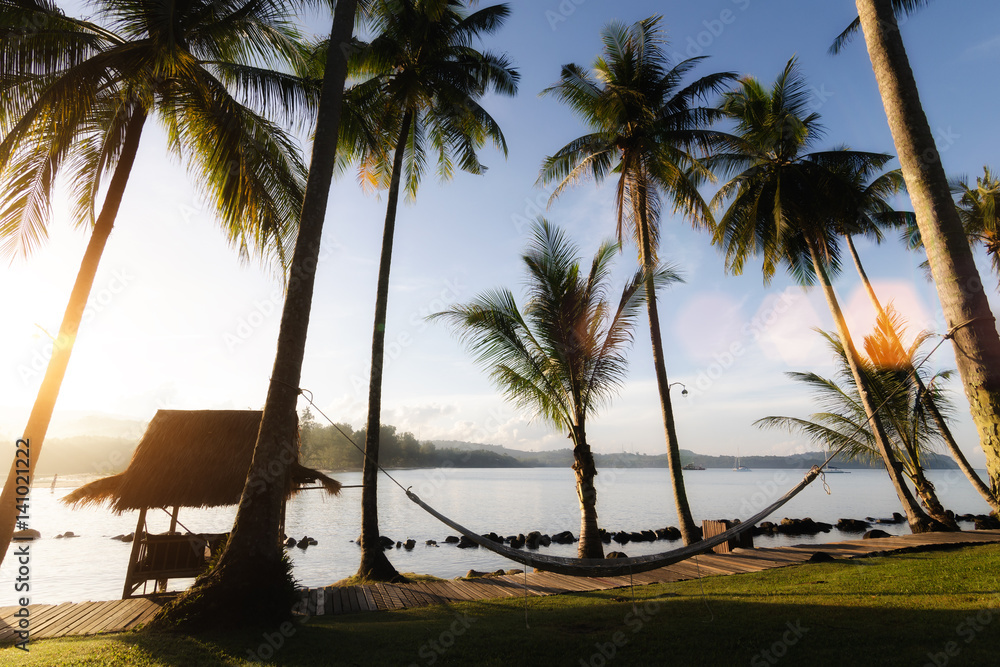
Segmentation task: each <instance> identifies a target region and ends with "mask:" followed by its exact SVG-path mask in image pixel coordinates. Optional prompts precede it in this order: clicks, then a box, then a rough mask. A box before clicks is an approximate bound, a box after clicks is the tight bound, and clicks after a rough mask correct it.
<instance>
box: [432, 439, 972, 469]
mask: <svg viewBox="0 0 1000 667" xmlns="http://www.w3.org/2000/svg"><path fill="white" fill-rule="evenodd" d="M434 445H435V446H437V447H439V448H447V449H452V450H461V451H473V450H477V449H479V450H486V451H490V452H495V453H497V454H502V455H504V456H509V457H511V458H513V459H515V460H517V461H518V462H520V463H521V464H522V465H524V466H526V467H538V468H549V467H562V466H570V465H572V464H573V450H572V449H569V448H567V449H555V450H550V451H545V452H525V451H521V450H518V449H510V448H508V447H504V446H502V445H489V444H479V443H473V442H462V441H459V440H435V441H434ZM827 456H828V454H825V453H823V452H807V453H805V454H792V455H789V456H741V457H740V464H741V465H744V466H746V467H748V468H751V469H753V468H785V469H808V468H810V467H812V466H814V465H820V464H821V463H823V461H825V460H826V457H827ZM594 460H595V462H596V463H597V467H598V468H666V467H667V455H666V454H665V453H664V454H656V455H649V454H631V453H620V454H597V453H595V454H594ZM681 463H682V464H683V465H688V464H693V465H696V466H702V467H703V468H732V467H733V465H734V464H735V457H732V456H709V455H706V454H697V453H695V452H692V451H690V450H687V449H682V450H681ZM924 463H925V467H926V468H929V469H957V468H958V465H957V464H956V463H955V462H954V461H953V460H952V459H951V458H950V457H947V456H941V455H939V454H927V455H926V458H925V460H924ZM831 465H833V466H836V467H838V468H844V469H851V470H865V469H878V468H880V467H882V466H881V464H880V463H879V464H870V463H864V462H861V461H848V460H846V459H844V458H842V457H840V456H838V457H836V458H835V459H834V460H833V462H832V463H831Z"/></svg>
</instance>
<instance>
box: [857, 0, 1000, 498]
mask: <svg viewBox="0 0 1000 667" xmlns="http://www.w3.org/2000/svg"><path fill="white" fill-rule="evenodd" d="M856 4H857V8H858V16H859V17H860V19H861V27H862V29H863V30H864V33H865V42H866V44H867V46H868V54H869V57H870V58H871V62H872V68H873V70H874V72H875V78H876V80H877V81H878V86H879V92H880V93H881V95H882V102H883V104H884V106H885V110H886V116H887V117H888V120H889V129H890V130H891V131H892V137H893V141H894V142H895V145H896V153H897V154H898V155H899V162H900V165H901V166H902V169H903V176H904V178H905V179H906V189H907V191H908V192H909V194H910V200H911V201H912V202H913V210H914V212H915V213H916V217H917V225H918V226H919V228H920V236H921V238H922V239H923V242H924V247H925V248H926V249H927V260H928V263H929V264H930V267H931V274H932V275H933V276H934V283H935V285H936V286H937V291H938V298H939V299H940V301H941V309H942V311H943V312H944V316H945V319H946V321H947V322H948V326H949V332H948V333H949V335H951V336H952V337H953V340H954V342H955V357H956V362H957V367H958V371H959V374H960V375H961V377H962V382H963V384H964V387H965V395H966V398H968V400H969V405H970V409H971V412H972V419H973V421H974V422H975V424H976V428H977V430H978V431H979V442H980V446H981V447H982V448H983V451H984V452H985V453H986V466H987V468H988V470H989V474H990V481H991V486H992V491H993V494H994V495H997V496H1000V335H998V333H997V330H996V321H995V319H994V317H993V313H992V312H991V311H990V305H989V302H988V301H987V299H986V293H985V291H984V289H983V283H982V281H981V279H980V276H979V271H978V270H977V269H976V264H975V261H974V260H973V256H972V250H971V249H970V247H969V243H968V240H967V238H966V236H965V232H964V230H963V228H962V223H961V220H960V219H959V217H958V213H957V211H956V209H955V203H954V201H953V200H952V197H951V192H950V190H949V187H948V179H947V177H946V176H945V171H944V167H943V166H942V164H941V159H940V154H939V153H938V151H937V147H936V146H935V143H934V135H933V134H932V133H931V128H930V125H929V124H928V122H927V116H926V115H925V114H924V110H923V107H922V105H921V103H920V95H919V92H918V90H917V84H916V81H915V80H914V78H913V71H912V70H911V69H910V64H909V60H908V58H907V56H906V49H905V48H904V46H903V39H902V36H901V35H900V33H899V26H898V25H897V23H896V18H895V16H894V14H893V8H892V3H891V2H890V1H889V0H856Z"/></svg>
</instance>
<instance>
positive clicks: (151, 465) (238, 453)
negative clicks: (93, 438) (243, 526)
mask: <svg viewBox="0 0 1000 667" xmlns="http://www.w3.org/2000/svg"><path fill="white" fill-rule="evenodd" d="M262 415H263V413H262V412H261V411H259V410H158V411H157V413H156V415H155V416H154V417H153V419H152V421H150V422H149V426H148V427H147V428H146V432H145V433H144V434H143V436H142V439H141V440H140V441H139V444H138V445H137V446H136V448H135V452H134V453H133V454H132V460H131V461H130V462H129V464H128V467H127V468H126V469H125V470H124V472H121V473H118V474H117V475H111V476H110V477H104V478H102V479H99V480H96V481H93V482H91V483H89V484H85V485H84V486H81V487H80V488H79V489H76V490H75V491H73V492H72V493H70V494H69V495H67V496H66V497H64V498H63V502H65V503H67V504H70V505H75V506H78V507H79V506H85V505H99V504H102V503H105V502H107V503H108V504H109V505H110V506H111V509H112V510H114V512H115V513H118V514H120V513H122V512H126V511H128V510H136V509H143V508H151V507H171V506H173V507H218V506H221V505H236V504H238V503H239V501H240V495H241V494H242V493H243V486H244V484H245V483H246V479H247V472H249V470H250V461H251V460H252V458H253V450H254V445H255V444H256V442H257V431H258V430H259V429H260V420H261V416H262ZM297 455H298V443H297V442H296V460H295V461H294V462H293V463H291V465H290V468H291V475H290V484H289V489H288V495H289V496H291V495H292V494H293V493H295V491H296V490H297V489H298V488H300V487H301V486H303V485H304V484H308V483H312V482H318V483H319V484H321V485H322V486H323V487H324V488H325V489H326V490H327V492H329V493H332V494H336V493H339V492H340V483H339V482H337V481H336V480H333V479H331V478H329V477H327V476H326V475H324V474H323V473H321V472H319V471H317V470H312V469H310V468H306V467H305V466H302V465H300V464H299V462H298V460H297Z"/></svg>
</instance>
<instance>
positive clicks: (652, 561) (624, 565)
mask: <svg viewBox="0 0 1000 667" xmlns="http://www.w3.org/2000/svg"><path fill="white" fill-rule="evenodd" d="M819 474H820V469H819V466H813V467H812V468H811V469H810V470H809V472H807V473H806V475H805V477H803V478H802V481H800V482H799V483H798V484H796V485H795V486H794V487H792V488H791V489H790V490H789V491H788V492H787V493H785V495H783V496H781V497H780V498H778V500H776V501H775V502H773V503H771V504H770V505H768V506H767V507H765V508H764V509H762V510H761V511H760V512H758V513H757V514H754V515H753V516H752V517H750V518H749V519H747V520H746V521H744V522H742V523H738V524H736V525H735V526H733V527H732V528H730V529H728V530H726V531H724V532H722V533H719V534H718V535H715V536H713V537H709V538H707V539H704V540H701V541H700V542H695V543H694V544H691V545H688V546H685V547H681V548H679V549H674V550H672V551H666V552H663V553H658V554H650V555H647V556H633V557H630V558H612V559H603V558H565V557H562V556H549V555H546V554H536V553H531V552H527V551H522V550H520V549H514V548H512V547H508V546H505V545H503V544H499V543H497V542H494V541H493V540H491V539H489V538H488V537H483V536H482V535H479V534H477V533H475V532H473V531H471V530H469V529H468V528H466V527H465V526H463V525H462V524H460V523H458V522H457V521H454V520H452V519H449V518H448V517H446V516H445V515H444V514H441V513H440V512H438V511H437V510H436V509H434V508H433V507H431V506H430V505H428V504H427V503H425V502H424V501H422V500H421V499H420V497H419V496H417V494H415V493H413V492H412V491H410V490H409V489H407V490H406V496H407V498H409V499H410V500H411V501H413V502H414V503H416V504H417V505H418V506H419V507H420V508H421V509H423V510H424V511H425V512H427V513H428V514H430V515H431V516H433V517H434V518H435V519H437V520H438V521H440V522H441V523H443V524H445V525H446V526H448V527H450V528H452V529H453V530H455V531H457V532H459V533H460V534H462V535H464V536H465V537H466V538H468V539H469V540H470V541H472V542H475V543H476V544H478V545H479V546H481V547H483V548H484V549H487V550H489V551H492V552H493V553H495V554H497V555H500V556H503V557H504V558H508V559H510V560H513V561H516V562H518V563H521V564H522V565H527V566H530V567H533V568H535V569H536V570H544V571H546V572H556V573H558V574H568V575H573V576H580V577H608V576H610V577H614V576H625V575H628V574H639V573H642V572H649V571H650V570H655V569H658V568H661V567H666V566H667V565H672V564H674V563H679V562H680V561H682V560H687V559H688V558H691V557H692V556H697V555H698V554H701V553H705V552H706V551H711V550H712V548H713V547H716V546H718V545H720V544H723V543H725V542H728V541H729V540H731V539H732V538H734V537H737V536H738V535H740V534H742V533H744V532H746V531H747V530H750V529H751V528H753V527H754V526H755V525H756V524H757V523H758V522H760V521H762V520H764V519H765V518H767V517H768V516H769V515H770V514H772V513H774V512H775V511H777V510H778V509H779V508H780V507H781V506H782V505H784V504H785V503H787V502H788V501H789V500H791V499H792V498H794V497H795V496H796V495H797V494H798V493H799V492H800V491H802V489H804V488H806V487H807V486H808V485H809V483H810V482H812V481H813V480H814V479H816V477H817V476H818V475H819Z"/></svg>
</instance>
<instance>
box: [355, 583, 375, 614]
mask: <svg viewBox="0 0 1000 667" xmlns="http://www.w3.org/2000/svg"><path fill="white" fill-rule="evenodd" d="M358 588H360V589H361V592H362V593H363V594H364V597H365V602H367V603H368V611H378V605H377V604H376V603H375V596H374V595H372V592H371V589H370V587H368V586H358Z"/></svg>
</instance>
